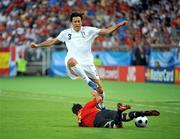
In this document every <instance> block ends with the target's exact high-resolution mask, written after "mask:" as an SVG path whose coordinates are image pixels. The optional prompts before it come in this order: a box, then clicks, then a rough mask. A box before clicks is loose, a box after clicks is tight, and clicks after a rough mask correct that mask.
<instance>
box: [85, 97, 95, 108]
mask: <svg viewBox="0 0 180 139" xmlns="http://www.w3.org/2000/svg"><path fill="white" fill-rule="evenodd" d="M97 104H98V102H97V100H96V98H94V99H93V100H91V101H89V102H88V103H86V105H85V106H84V107H86V108H92V107H95V106H96V105H97Z"/></svg>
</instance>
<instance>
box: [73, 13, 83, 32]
mask: <svg viewBox="0 0 180 139" xmlns="http://www.w3.org/2000/svg"><path fill="white" fill-rule="evenodd" d="M72 26H73V29H74V30H75V31H80V30H81V26H82V20H81V17H79V16H78V17H73V18H72Z"/></svg>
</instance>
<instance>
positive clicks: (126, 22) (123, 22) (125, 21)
mask: <svg viewBox="0 0 180 139" xmlns="http://www.w3.org/2000/svg"><path fill="white" fill-rule="evenodd" d="M119 24H120V26H124V25H127V24H128V21H127V20H124V21H122V22H120V23H119Z"/></svg>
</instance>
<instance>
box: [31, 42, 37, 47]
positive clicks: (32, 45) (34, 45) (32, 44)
mask: <svg viewBox="0 0 180 139" xmlns="http://www.w3.org/2000/svg"><path fill="white" fill-rule="evenodd" d="M30 46H31V48H38V44H36V43H31V45H30Z"/></svg>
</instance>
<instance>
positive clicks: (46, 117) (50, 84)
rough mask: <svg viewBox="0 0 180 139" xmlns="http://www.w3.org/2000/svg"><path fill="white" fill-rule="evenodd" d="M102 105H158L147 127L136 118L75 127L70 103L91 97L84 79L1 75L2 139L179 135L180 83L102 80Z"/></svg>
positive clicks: (160, 138)
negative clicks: (119, 124)
mask: <svg viewBox="0 0 180 139" xmlns="http://www.w3.org/2000/svg"><path fill="white" fill-rule="evenodd" d="M102 83H103V86H104V90H105V92H106V98H105V105H106V107H108V108H110V109H116V104H117V102H123V103H126V104H130V105H132V106H133V107H132V110H146V109H157V110H159V111H160V112H161V115H160V116H159V117H149V118H148V119H149V121H148V122H149V123H148V125H147V127H146V128H137V127H135V125H134V121H131V122H126V123H124V128H121V129H104V128H79V127H77V119H76V117H75V115H73V114H72V112H71V107H72V104H73V103H78V102H79V103H81V104H84V103H85V102H86V101H89V100H91V99H92V96H91V95H90V89H89V88H88V86H87V85H86V84H85V82H84V81H82V80H76V81H73V80H70V79H68V78H60V77H58V78H51V77H16V78H0V139H141V138H142V139H179V138H180V86H179V85H172V84H171V85H169V84H155V83H124V82H113V81H103V82H102Z"/></svg>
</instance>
